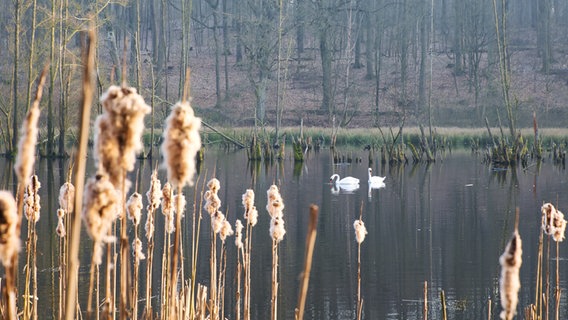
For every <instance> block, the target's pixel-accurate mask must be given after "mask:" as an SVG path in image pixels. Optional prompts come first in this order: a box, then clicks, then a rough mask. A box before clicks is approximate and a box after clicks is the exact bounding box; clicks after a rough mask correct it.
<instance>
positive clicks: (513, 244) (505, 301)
mask: <svg viewBox="0 0 568 320" xmlns="http://www.w3.org/2000/svg"><path fill="white" fill-rule="evenodd" d="M522 254H523V249H522V241H521V236H520V235H519V233H518V232H517V231H516V230H515V232H514V233H513V236H512V237H511V240H509V243H508V244H507V247H506V248H505V252H503V254H502V255H501V257H500V258H499V263H500V264H501V278H500V279H499V287H500V296H501V306H502V307H503V311H502V312H501V319H506V320H510V319H513V317H514V316H515V314H517V303H518V294H519V289H520V288H521V281H520V278H519V273H520V270H521V264H522V263H523V259H522Z"/></svg>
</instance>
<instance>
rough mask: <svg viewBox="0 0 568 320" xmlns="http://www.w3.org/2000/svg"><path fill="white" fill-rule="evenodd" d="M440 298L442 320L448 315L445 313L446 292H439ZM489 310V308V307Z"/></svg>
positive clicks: (445, 319)
mask: <svg viewBox="0 0 568 320" xmlns="http://www.w3.org/2000/svg"><path fill="white" fill-rule="evenodd" d="M440 300H442V320H447V319H448V315H447V313H446V294H445V293H444V290H442V292H440ZM489 301H490V302H489V303H491V300H489ZM489 310H491V308H489Z"/></svg>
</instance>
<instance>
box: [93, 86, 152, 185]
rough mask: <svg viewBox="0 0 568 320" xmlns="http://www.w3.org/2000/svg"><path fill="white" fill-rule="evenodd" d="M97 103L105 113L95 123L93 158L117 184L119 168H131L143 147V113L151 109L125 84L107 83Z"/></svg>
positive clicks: (120, 175)
mask: <svg viewBox="0 0 568 320" xmlns="http://www.w3.org/2000/svg"><path fill="white" fill-rule="evenodd" d="M101 103H102V105H103V108H104V111H105V112H104V113H103V114H101V115H99V116H98V117H97V120H96V123H95V159H96V161H97V165H98V167H99V169H102V170H104V171H105V172H107V173H108V174H109V177H110V179H111V182H112V183H113V185H114V186H115V187H118V186H120V185H121V179H122V175H123V174H124V173H123V171H124V170H125V171H132V170H133V169H134V165H135V163H136V154H137V153H139V152H140V151H141V150H142V147H143V145H142V139H141V138H142V133H143V131H144V116H145V115H146V114H148V113H150V111H151V109H150V107H149V106H148V105H147V104H146V103H145V102H144V98H142V96H141V95H139V94H138V93H137V92H136V89H135V88H127V87H118V86H110V87H109V88H108V90H107V91H106V92H105V93H104V94H103V95H102V97H101Z"/></svg>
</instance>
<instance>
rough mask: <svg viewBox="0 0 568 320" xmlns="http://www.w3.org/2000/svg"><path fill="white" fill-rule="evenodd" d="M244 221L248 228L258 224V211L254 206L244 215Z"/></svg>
mask: <svg viewBox="0 0 568 320" xmlns="http://www.w3.org/2000/svg"><path fill="white" fill-rule="evenodd" d="M245 219H246V220H247V222H248V224H249V225H250V226H252V227H254V226H256V223H257V222H258V210H256V207H255V206H252V208H251V209H250V210H249V211H247V212H246V213H245Z"/></svg>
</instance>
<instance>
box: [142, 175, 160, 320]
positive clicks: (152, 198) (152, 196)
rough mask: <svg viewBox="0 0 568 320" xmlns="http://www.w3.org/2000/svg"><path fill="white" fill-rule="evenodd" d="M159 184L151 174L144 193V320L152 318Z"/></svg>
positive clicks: (156, 176)
mask: <svg viewBox="0 0 568 320" xmlns="http://www.w3.org/2000/svg"><path fill="white" fill-rule="evenodd" d="M161 188H162V187H161V182H160V180H159V179H158V171H157V170H154V171H153V172H152V178H151V182H150V189H149V190H148V192H147V193H146V198H147V199H148V206H147V211H148V216H147V219H146V226H145V229H146V239H147V240H148V263H147V264H146V307H145V309H144V315H145V318H146V319H150V318H151V317H152V312H153V311H152V262H153V260H154V216H155V213H156V210H157V209H158V208H159V207H160V204H161V202H162V190H161Z"/></svg>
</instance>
